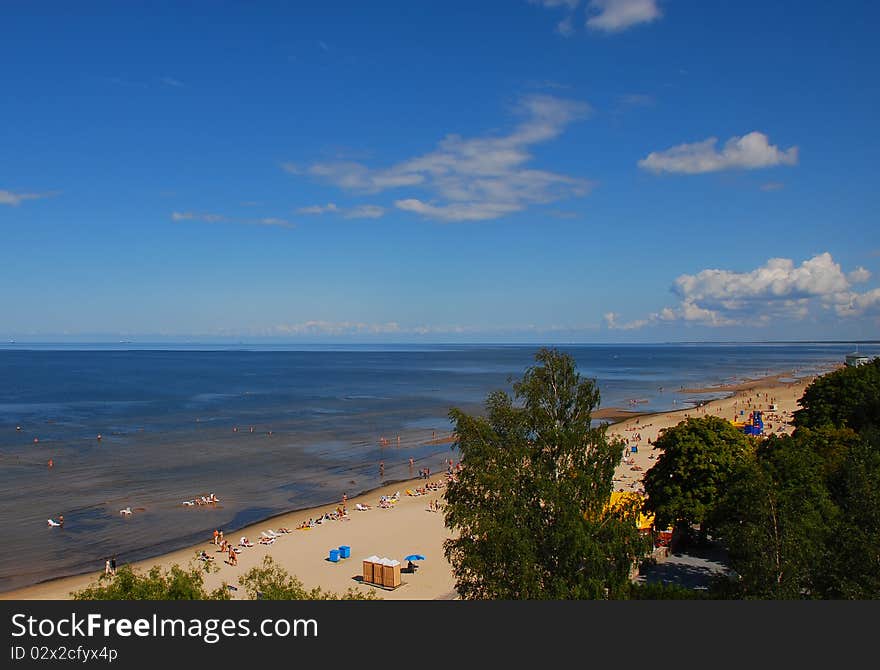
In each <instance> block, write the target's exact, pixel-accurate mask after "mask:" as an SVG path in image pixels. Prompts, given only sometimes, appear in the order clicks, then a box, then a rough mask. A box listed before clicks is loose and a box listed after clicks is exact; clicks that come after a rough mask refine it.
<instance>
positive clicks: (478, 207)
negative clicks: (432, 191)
mask: <svg viewBox="0 0 880 670" xmlns="http://www.w3.org/2000/svg"><path fill="white" fill-rule="evenodd" d="M394 206H395V207H397V208H398V209H402V210H403V211H405V212H414V213H416V214H421V215H422V216H425V217H428V218H430V219H438V220H440V221H486V220H489V219H497V218H498V217H499V216H504V215H505V214H512V213H513V212H516V211H519V209H520V207H518V206H517V205H514V204H504V203H493V202H466V203H453V204H450V205H442V206H437V205H430V204H428V203H425V202H422V201H421V200H418V199H416V198H407V199H406V200H396V201H395V202H394Z"/></svg>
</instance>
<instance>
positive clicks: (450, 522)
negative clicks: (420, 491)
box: [445, 349, 646, 599]
mask: <svg viewBox="0 0 880 670" xmlns="http://www.w3.org/2000/svg"><path fill="white" fill-rule="evenodd" d="M535 360H536V362H537V363H538V365H535V366H533V367H530V368H529V369H528V370H527V371H526V372H525V374H524V376H523V377H522V379H521V380H519V381H517V382H515V383H514V384H513V391H514V395H513V397H511V396H510V395H509V394H508V393H506V392H504V391H497V392H494V393H491V394H489V396H488V397H487V399H486V404H485V408H486V415H485V416H471V415H468V414H466V413H464V412H462V411H460V410H458V409H452V410H451V411H450V418H451V419H452V420H453V422H454V424H455V432H456V434H457V435H458V443H457V448H458V449H459V450H460V451H461V463H462V466H463V468H462V470H461V472H460V473H459V475H458V479H457V481H453V482H451V483H450V484H449V486H448V487H447V489H446V493H445V497H446V503H447V505H446V524H447V526H448V527H449V528H451V529H453V530H455V531H457V537H455V538H453V539H450V540H447V541H446V543H445V553H446V557H447V558H448V559H449V561H450V562H451V564H452V568H453V573H454V575H455V579H456V587H457V590H458V592H459V594H460V595H461V596H462V597H463V598H465V599H483V598H501V599H568V598H576V599H586V598H606V597H610V598H614V597H619V596H621V595H622V594H624V593H626V592H627V591H628V587H629V575H630V571H631V569H632V566H633V564H634V561H635V560H636V558H637V557H638V556H640V555H641V554H642V553H643V551H644V549H645V548H646V546H645V542H644V540H642V538H641V536H640V535H639V533H638V529H637V528H636V518H637V515H638V511H639V510H638V509H637V506H635V505H633V506H619V507H616V508H613V509H612V508H610V506H609V505H608V503H609V499H610V495H611V491H612V485H613V483H612V477H613V475H614V469H615V467H616V466H617V464H618V463H619V462H620V459H621V453H622V444H621V443H617V442H609V440H608V439H607V436H606V429H605V427H604V426H598V427H594V426H593V425H592V412H593V409H594V408H595V407H596V406H598V404H599V390H598V387H597V386H596V383H595V380H592V379H582V378H581V376H580V375H579V374H578V373H577V371H576V365H575V361H574V359H573V358H572V357H571V356H569V355H567V354H563V353H560V352H558V351H555V350H548V349H541V350H540V351H539V352H538V353H537V354H536V356H535Z"/></svg>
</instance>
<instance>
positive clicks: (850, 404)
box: [794, 358, 880, 432]
mask: <svg viewBox="0 0 880 670" xmlns="http://www.w3.org/2000/svg"><path fill="white" fill-rule="evenodd" d="M798 402H799V404H800V406H801V409H799V410H797V411H796V412H795V413H794V423H795V426H796V427H798V428H821V427H823V426H826V427H827V426H835V427H838V428H842V427H847V428H852V429H853V430H855V431H857V432H861V431H863V430H865V429H868V428H870V427H872V426H873V427H880V358H875V359H874V360H873V361H872V362H870V363H868V364H866V365H860V366H858V367H843V368H840V369H839V370H835V371H834V372H831V373H829V374H827V375H822V376H821V377H819V378H818V379H816V380H814V381H813V382H812V383H811V384H810V385H809V386H808V387H807V388H806V389H805V390H804V394H803V396H802V397H801V399H800V400H799V401H798Z"/></svg>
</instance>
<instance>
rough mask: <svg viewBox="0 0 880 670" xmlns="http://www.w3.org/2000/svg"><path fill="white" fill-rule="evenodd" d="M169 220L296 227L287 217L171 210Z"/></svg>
mask: <svg viewBox="0 0 880 670" xmlns="http://www.w3.org/2000/svg"><path fill="white" fill-rule="evenodd" d="M171 220H172V221H175V222H181V221H199V222H202V223H234V224H239V225H247V226H277V227H280V228H295V227H296V224H294V223H291V222H290V221H288V220H287V219H282V218H278V217H274V216H267V217H262V218H248V219H242V218H233V217H228V216H223V215H222V214H209V213H204V212H172V213H171Z"/></svg>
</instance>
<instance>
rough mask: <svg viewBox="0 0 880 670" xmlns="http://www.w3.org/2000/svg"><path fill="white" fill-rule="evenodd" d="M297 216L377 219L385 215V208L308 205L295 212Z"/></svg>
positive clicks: (329, 203)
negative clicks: (332, 215) (324, 215)
mask: <svg viewBox="0 0 880 670" xmlns="http://www.w3.org/2000/svg"><path fill="white" fill-rule="evenodd" d="M296 213H297V214H303V215H306V216H321V215H323V214H336V215H338V216H342V217H343V218H345V219H378V218H380V217H381V216H383V215H384V214H385V208H384V207H380V206H379V205H355V206H354V207H339V206H338V205H336V204H335V203H332V202H328V203H327V204H326V205H309V206H308V207H300V208H299V209H297V210H296Z"/></svg>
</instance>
